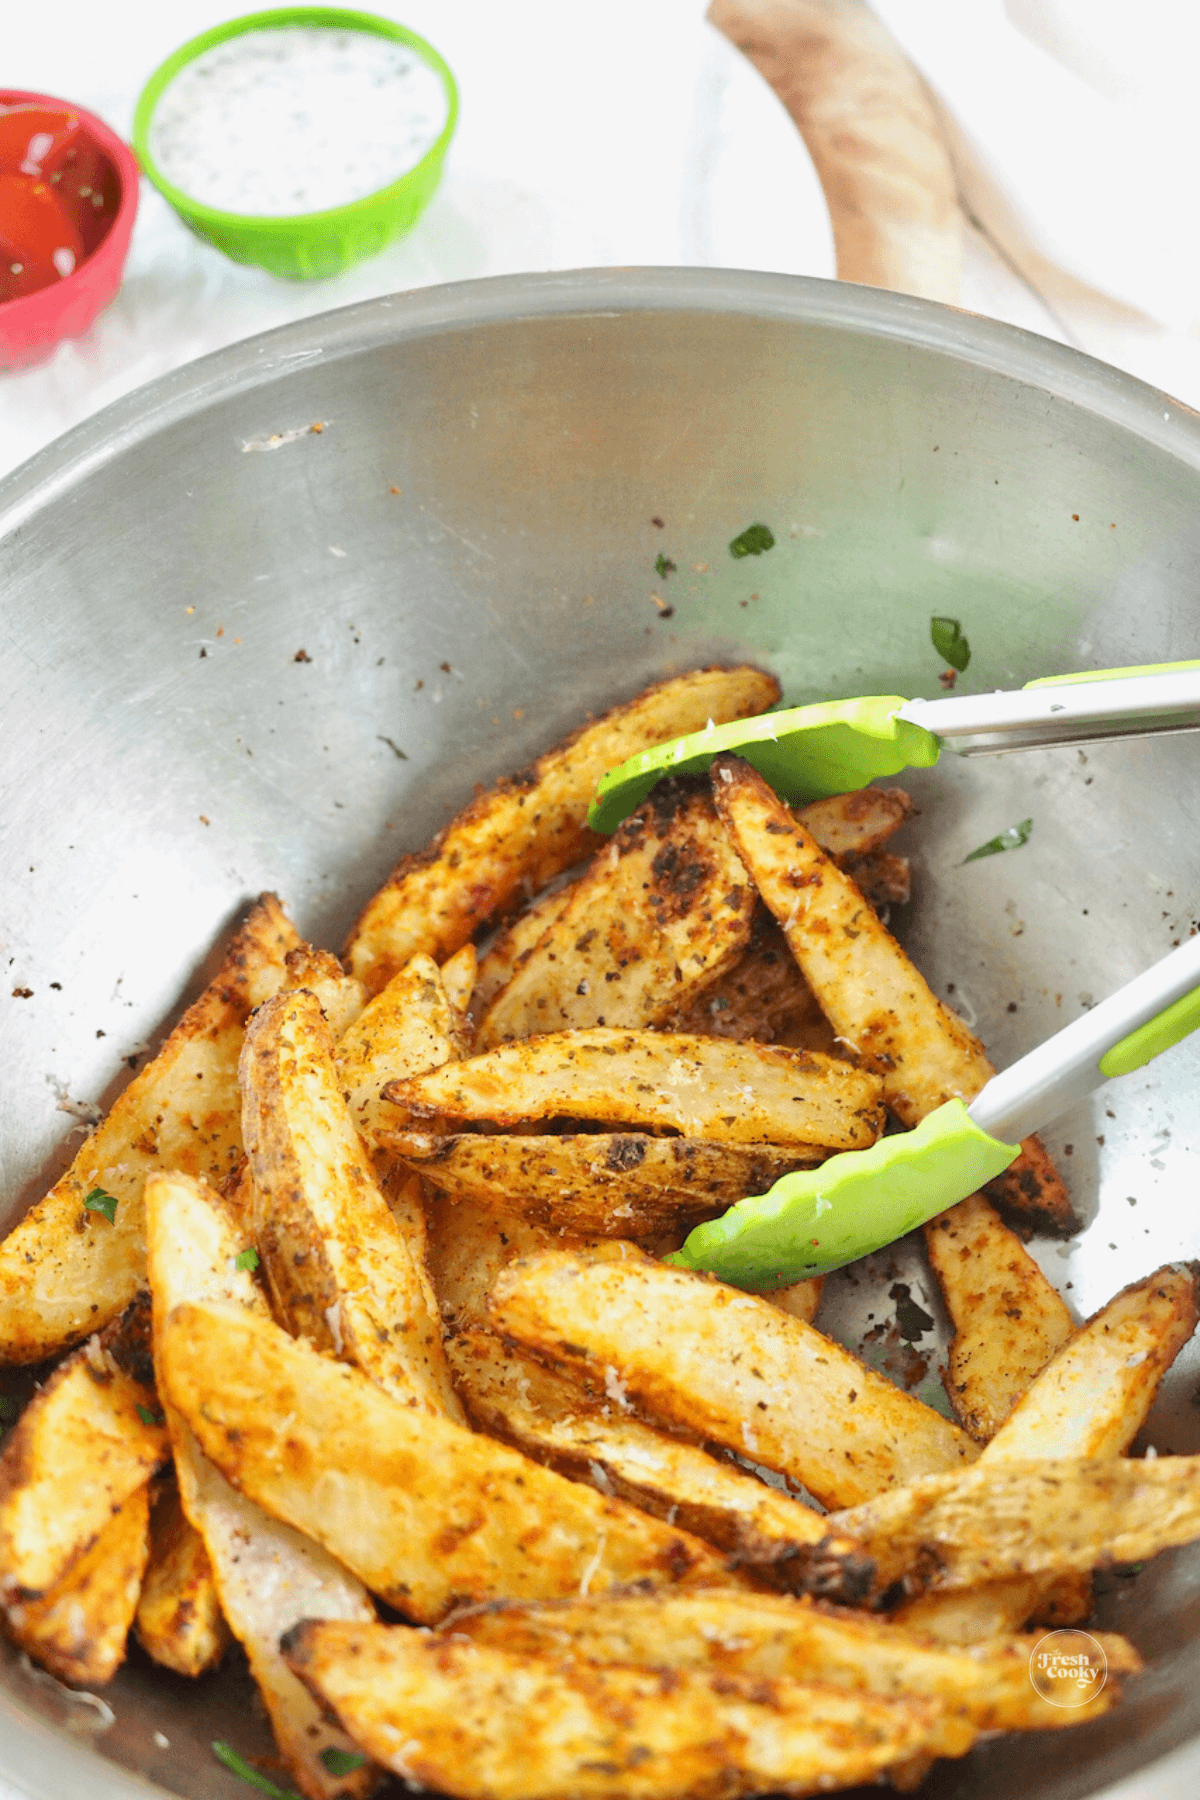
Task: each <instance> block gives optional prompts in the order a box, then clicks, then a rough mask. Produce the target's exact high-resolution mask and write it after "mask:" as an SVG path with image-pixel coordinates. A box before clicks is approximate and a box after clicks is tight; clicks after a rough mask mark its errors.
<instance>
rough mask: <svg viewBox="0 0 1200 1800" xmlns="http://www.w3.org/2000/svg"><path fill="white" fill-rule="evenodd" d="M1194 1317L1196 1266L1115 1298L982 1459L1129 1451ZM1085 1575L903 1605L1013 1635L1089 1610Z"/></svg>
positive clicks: (978, 1635) (962, 1636)
mask: <svg viewBox="0 0 1200 1800" xmlns="http://www.w3.org/2000/svg"><path fill="white" fill-rule="evenodd" d="M1196 1321H1197V1291H1196V1272H1195V1269H1194V1268H1192V1267H1189V1266H1188V1265H1186V1264H1184V1265H1172V1264H1168V1265H1167V1266H1166V1267H1165V1268H1162V1269H1159V1270H1157V1271H1156V1272H1155V1273H1154V1274H1153V1275H1149V1276H1147V1277H1146V1278H1145V1279H1144V1280H1142V1281H1137V1282H1134V1283H1133V1284H1132V1285H1131V1286H1129V1287H1127V1288H1125V1289H1124V1290H1123V1292H1121V1293H1120V1294H1117V1295H1116V1296H1115V1298H1114V1299H1112V1300H1110V1301H1109V1302H1108V1304H1107V1305H1106V1306H1103V1307H1101V1309H1100V1311H1099V1312H1098V1313H1096V1314H1095V1315H1094V1316H1093V1317H1092V1318H1091V1319H1089V1320H1088V1322H1087V1324H1086V1325H1083V1326H1081V1327H1080V1329H1079V1330H1078V1331H1077V1332H1076V1333H1075V1334H1074V1336H1073V1337H1072V1338H1070V1339H1069V1340H1068V1341H1067V1343H1066V1344H1065V1345H1064V1346H1063V1348H1062V1349H1061V1350H1060V1351H1059V1352H1058V1354H1057V1356H1055V1357H1054V1358H1053V1360H1052V1361H1051V1362H1050V1363H1049V1364H1048V1365H1047V1367H1046V1368H1045V1369H1044V1370H1043V1371H1042V1373H1041V1374H1040V1375H1039V1376H1038V1377H1037V1379H1036V1380H1035V1381H1034V1383H1033V1385H1032V1387H1031V1388H1030V1389H1029V1391H1028V1393H1027V1394H1026V1395H1025V1397H1024V1399H1023V1400H1021V1402H1020V1403H1019V1404H1018V1405H1017V1406H1016V1407H1015V1408H1014V1409H1013V1411H1012V1412H1011V1413H1010V1414H1009V1416H1008V1418H1007V1420H1005V1422H1004V1424H1003V1425H1002V1426H1001V1427H1000V1429H999V1431H998V1432H997V1433H996V1436H995V1437H994V1438H993V1439H992V1441H991V1443H990V1444H989V1445H988V1446H987V1448H986V1450H985V1451H984V1453H983V1458H982V1460H983V1461H984V1462H985V1463H988V1464H992V1463H997V1462H1001V1463H1003V1462H1026V1461H1029V1460H1032V1459H1033V1458H1035V1457H1057V1456H1065V1457H1080V1456H1089V1457H1112V1456H1119V1455H1120V1454H1121V1452H1122V1451H1123V1450H1125V1449H1127V1448H1128V1446H1129V1444H1130V1442H1131V1441H1132V1439H1133V1438H1134V1436H1135V1435H1136V1433H1137V1431H1138V1430H1139V1428H1140V1426H1141V1424H1142V1421H1143V1420H1144V1419H1145V1417H1146V1414H1147V1413H1148V1412H1149V1410H1150V1408H1151V1406H1152V1405H1153V1403H1154V1396H1155V1394H1156V1393H1157V1392H1158V1387H1159V1383H1160V1381H1161V1380H1162V1377H1163V1374H1164V1373H1165V1371H1166V1370H1167V1369H1168V1368H1169V1367H1170V1365H1171V1363H1172V1362H1173V1361H1174V1359H1175V1357H1176V1356H1177V1355H1178V1354H1179V1352H1180V1350H1181V1349H1182V1348H1183V1346H1184V1344H1185V1343H1187V1341H1188V1339H1189V1338H1190V1336H1191V1335H1192V1332H1193V1330H1194V1329H1195V1325H1196ZM1090 1592H1091V1589H1090V1582H1089V1581H1088V1579H1087V1577H1086V1576H1067V1577H1060V1578H1058V1579H1056V1580H1052V1581H1051V1582H1049V1583H1047V1581H1046V1580H1045V1579H1041V1580H1039V1578H1038V1577H1037V1576H1035V1575H1024V1576H1018V1577H1016V1578H1014V1579H1013V1580H1011V1581H1007V1582H1004V1581H995V1582H992V1583H991V1584H990V1585H989V1586H987V1587H981V1588H980V1589H978V1591H977V1592H975V1593H971V1594H965V1595H961V1596H958V1595H950V1596H943V1595H938V1594H932V1595H925V1596H920V1597H918V1598H917V1599H916V1600H913V1601H911V1602H909V1603H908V1604H907V1605H906V1606H905V1607H904V1609H903V1614H902V1616H903V1618H904V1620H905V1622H906V1623H907V1624H910V1625H911V1626H912V1627H913V1629H914V1630H920V1631H924V1632H929V1633H931V1634H933V1635H934V1636H936V1637H938V1638H939V1639H941V1640H943V1641H945V1642H953V1643H968V1642H970V1643H975V1642H979V1641H980V1640H982V1639H984V1638H987V1637H990V1636H993V1635H994V1634H995V1633H996V1632H997V1631H1012V1630H1015V1629H1016V1628H1017V1627H1018V1626H1020V1625H1023V1624H1024V1623H1025V1621H1026V1620H1027V1619H1029V1618H1030V1617H1032V1616H1033V1615H1034V1614H1035V1613H1036V1614H1038V1615H1040V1616H1043V1617H1045V1618H1047V1619H1049V1620H1050V1621H1051V1622H1052V1623H1054V1624H1072V1623H1075V1622H1077V1621H1078V1620H1080V1619H1084V1618H1086V1617H1087V1615H1088V1613H1089V1612H1090V1611H1091V1599H1090Z"/></svg>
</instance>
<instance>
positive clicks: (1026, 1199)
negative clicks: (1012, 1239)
mask: <svg viewBox="0 0 1200 1800" xmlns="http://www.w3.org/2000/svg"><path fill="white" fill-rule="evenodd" d="M983 1191H984V1193H985V1194H986V1195H987V1197H988V1199H989V1200H990V1201H991V1202H992V1204H993V1205H994V1206H997V1207H999V1209H1000V1211H1001V1212H1002V1213H1003V1215H1004V1217H1005V1218H1006V1219H1007V1220H1008V1222H1009V1223H1010V1224H1011V1225H1012V1226H1013V1228H1014V1229H1015V1230H1016V1231H1019V1232H1020V1233H1021V1235H1022V1237H1026V1238H1028V1237H1033V1236H1034V1235H1035V1234H1037V1235H1040V1236H1043V1237H1045V1236H1049V1237H1071V1236H1073V1235H1074V1233H1075V1232H1077V1231H1078V1230H1079V1223H1080V1222H1079V1217H1078V1215H1077V1214H1076V1211H1075V1208H1074V1207H1073V1206H1072V1205H1071V1201H1070V1197H1069V1196H1068V1194H1067V1190H1066V1188H1065V1187H1064V1186H1063V1179H1062V1176H1061V1175H1060V1174H1059V1172H1058V1170H1057V1169H1056V1168H1055V1166H1054V1161H1053V1159H1052V1157H1051V1155H1050V1152H1049V1151H1048V1150H1047V1148H1046V1146H1045V1144H1043V1142H1042V1140H1041V1138H1040V1137H1038V1136H1037V1134H1036V1132H1035V1133H1034V1135H1033V1137H1027V1138H1026V1139H1025V1140H1024V1142H1023V1143H1022V1145H1021V1154H1020V1155H1019V1156H1018V1157H1017V1158H1016V1159H1015V1160H1014V1161H1013V1162H1010V1163H1009V1165H1008V1167H1007V1169H1002V1170H1001V1172H1000V1174H999V1175H997V1176H996V1177H995V1178H994V1179H993V1180H991V1181H989V1182H988V1183H987V1185H986V1187H985V1188H984V1190H983Z"/></svg>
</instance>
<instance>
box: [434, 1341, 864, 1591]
mask: <svg viewBox="0 0 1200 1800" xmlns="http://www.w3.org/2000/svg"><path fill="white" fill-rule="evenodd" d="M449 1356H450V1366H451V1368H452V1369H453V1370H454V1377H455V1380H456V1381H457V1382H458V1385H459V1391H460V1393H461V1394H462V1395H463V1398H464V1399H465V1401H466V1403H467V1407H468V1409H469V1411H470V1412H471V1414H472V1416H473V1417H474V1418H475V1419H476V1420H477V1421H478V1423H479V1424H480V1425H481V1426H482V1427H483V1428H484V1430H485V1431H488V1432H490V1433H491V1434H492V1435H493V1436H494V1437H499V1438H503V1439H504V1440H505V1441H506V1442H507V1443H510V1444H515V1445H516V1446H517V1448H518V1449H519V1450H523V1451H524V1452H525V1454H526V1455H527V1456H532V1457H533V1458H534V1459H535V1460H536V1461H538V1462H544V1463H546V1464H547V1466H548V1467H550V1468H553V1469H557V1470H558V1471H559V1473H560V1474H562V1475H568V1476H570V1477H571V1479H572V1480H575V1481H586V1482H588V1483H589V1485H590V1486H592V1487H594V1488H596V1489H598V1490H599V1492H600V1493H602V1494H616V1495H617V1496H618V1497H619V1498H620V1499H622V1500H628V1501H630V1502H631V1504H632V1505H634V1506H636V1507H639V1508H640V1509H641V1511H643V1512H648V1513H651V1514H652V1515H653V1516H654V1517H655V1518H656V1519H668V1520H669V1521H670V1523H671V1524H673V1525H674V1524H678V1525H681V1526H682V1527H683V1529H684V1530H685V1531H690V1532H691V1533H692V1534H693V1536H695V1537H701V1538H704V1539H705V1540H706V1542H708V1543H710V1544H715V1545H717V1546H718V1547H719V1548H720V1549H722V1550H725V1551H727V1552H729V1553H730V1555H731V1556H732V1557H733V1558H734V1561H735V1562H736V1563H737V1564H739V1565H741V1564H747V1565H752V1566H753V1568H754V1571H755V1573H756V1574H757V1575H760V1576H763V1577H764V1578H766V1579H769V1580H771V1581H772V1583H773V1584H778V1585H780V1586H782V1587H786V1588H790V1589H793V1590H795V1591H796V1592H804V1593H822V1594H830V1595H832V1597H833V1598H836V1599H838V1600H841V1601H843V1602H845V1603H846V1604H853V1603H854V1602H855V1600H858V1599H861V1598H862V1597H863V1596H865V1595H866V1594H867V1593H868V1592H869V1591H870V1587H871V1579H872V1571H871V1570H870V1569H869V1568H866V1567H858V1568H857V1569H856V1566H855V1554H856V1551H857V1548H858V1547H857V1545H856V1544H854V1543H853V1542H851V1541H850V1540H849V1539H844V1540H840V1541H839V1540H832V1539H830V1537H829V1535H828V1533H827V1531H826V1528H825V1521H824V1519H823V1518H822V1516H821V1515H820V1514H819V1513H817V1512H814V1511H813V1509H812V1508H811V1507H808V1506H804V1505H802V1504H801V1502H800V1501H798V1500H793V1499H792V1498H791V1497H790V1496H789V1495H787V1494H783V1493H780V1492H779V1491H778V1490H777V1489H775V1488H771V1487H768V1486H767V1485H766V1483H765V1482H762V1481H758V1480H756V1479H755V1477H754V1476H753V1475H746V1474H743V1473H742V1472H741V1470H739V1469H737V1468H736V1467H734V1465H733V1464H731V1463H727V1462H725V1461H723V1460H721V1461H718V1460H717V1459H716V1458H715V1457H712V1456H709V1455H708V1454H707V1453H706V1452H705V1451H703V1450H701V1449H700V1448H699V1447H698V1446H695V1445H693V1444H689V1443H686V1442H684V1441H683V1440H681V1439H679V1438H676V1437H671V1436H669V1435H668V1434H667V1433H666V1432H664V1431H656V1430H655V1429H654V1427H653V1426H650V1425H646V1424H644V1423H643V1422H642V1421H641V1420H640V1419H637V1418H634V1417H633V1416H632V1415H631V1413H630V1411H629V1408H628V1405H627V1404H625V1405H622V1403H621V1402H620V1401H619V1400H617V1399H611V1400H609V1401H607V1402H606V1403H605V1402H600V1401H597V1400H594V1399H592V1398H591V1397H590V1396H589V1395H587V1394H585V1393H584V1392H583V1391H582V1390H581V1389H580V1388H577V1387H575V1386H574V1384H573V1383H571V1382H569V1381H567V1380H565V1379H564V1378H563V1377H562V1376H559V1375H553V1374H551V1373H550V1372H549V1370H547V1369H543V1368H542V1367H541V1366H540V1364H538V1363H536V1362H534V1361H533V1359H532V1358H531V1357H528V1356H523V1355H522V1354H521V1352H520V1351H519V1350H512V1349H510V1348H508V1347H507V1346H506V1345H504V1344H502V1343H501V1341H500V1339H499V1338H497V1337H495V1336H494V1335H493V1334H492V1333H491V1332H486V1331H468V1332H464V1333H462V1335H460V1336H459V1337H456V1338H454V1339H452V1340H451V1342H450V1345H449Z"/></svg>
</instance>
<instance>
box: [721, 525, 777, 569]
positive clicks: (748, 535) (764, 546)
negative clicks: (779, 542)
mask: <svg viewBox="0 0 1200 1800" xmlns="http://www.w3.org/2000/svg"><path fill="white" fill-rule="evenodd" d="M774 548H775V533H774V532H773V531H772V530H771V527H770V526H769V525H747V527H746V529H745V531H743V532H740V533H739V534H738V536H737V537H735V538H734V540H733V542H732V543H731V544H730V546H729V554H730V556H732V557H733V558H734V559H735V560H736V559H737V558H738V557H742V556H761V555H762V553H763V551H764V550H773V549H774Z"/></svg>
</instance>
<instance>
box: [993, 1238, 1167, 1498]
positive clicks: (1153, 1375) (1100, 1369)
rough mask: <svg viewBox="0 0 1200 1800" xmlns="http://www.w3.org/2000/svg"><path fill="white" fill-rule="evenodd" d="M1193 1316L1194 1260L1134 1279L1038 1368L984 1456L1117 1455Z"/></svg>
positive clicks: (1002, 1459) (1147, 1405)
mask: <svg viewBox="0 0 1200 1800" xmlns="http://www.w3.org/2000/svg"><path fill="white" fill-rule="evenodd" d="M1198 1319H1200V1309H1198V1306H1197V1265H1196V1264H1194V1263H1167V1264H1166V1266H1165V1267H1164V1268H1161V1269H1158V1270H1156V1271H1155V1273H1154V1274H1153V1275H1147V1276H1146V1277H1145V1278H1144V1279H1143V1280H1141V1281H1135V1282H1132V1283H1131V1284H1130V1285H1129V1287H1127V1288H1123V1289H1122V1291H1121V1292H1120V1293H1119V1294H1117V1295H1115V1296H1114V1298H1113V1299H1111V1300H1110V1301H1109V1302H1108V1304H1107V1305H1106V1306H1102V1307H1101V1308H1100V1311H1099V1312H1098V1313H1095V1314H1093V1316H1092V1317H1091V1318H1090V1319H1089V1320H1088V1322H1087V1324H1086V1325H1083V1326H1081V1327H1080V1329H1079V1330H1078V1331H1077V1332H1076V1333H1075V1335H1074V1337H1072V1338H1071V1339H1070V1341H1069V1342H1068V1343H1067V1344H1066V1345H1065V1346H1064V1348H1063V1349H1061V1350H1060V1351H1059V1353H1058V1355H1057V1356H1056V1357H1055V1358H1054V1360H1053V1361H1052V1362H1051V1363H1050V1364H1049V1365H1048V1366H1047V1367H1046V1368H1045V1369H1044V1370H1043V1371H1042V1374H1041V1375H1040V1376H1039V1377H1038V1379H1037V1380H1036V1381H1035V1382H1034V1384H1033V1386H1032V1387H1031V1388H1030V1390H1029V1392H1028V1393H1027V1394H1026V1395H1025V1397H1024V1399H1023V1400H1022V1401H1021V1402H1020V1404H1019V1405H1018V1406H1017V1407H1015V1408H1014V1410H1013V1412H1012V1413H1011V1414H1010V1415H1009V1418H1008V1420H1007V1422H1006V1423H1005V1425H1004V1427H1003V1428H1002V1429H1001V1430H1000V1431H998V1432H997V1434H996V1436H995V1437H994V1438H993V1439H992V1441H991V1443H990V1444H989V1445H988V1447H987V1449H986V1450H985V1451H984V1458H983V1459H984V1461H985V1462H986V1463H987V1464H988V1465H989V1466H990V1465H992V1464H993V1463H997V1462H1013V1461H1017V1462H1031V1461H1033V1460H1035V1459H1036V1458H1038V1457H1044V1456H1068V1457H1069V1456H1095V1457H1111V1456H1119V1455H1120V1454H1121V1452H1122V1451H1123V1450H1127V1449H1128V1448H1129V1445H1130V1444H1131V1443H1132V1442H1133V1439H1134V1438H1135V1437H1136V1435H1137V1433H1138V1431H1139V1429H1140V1428H1141V1425H1142V1421H1143V1420H1144V1419H1145V1417H1146V1414H1147V1413H1148V1412H1149V1411H1150V1408H1151V1406H1152V1405H1153V1404H1154V1396H1155V1395H1156V1394H1157V1392H1158V1387H1159V1383H1160V1382H1161V1380H1162V1378H1163V1376H1164V1375H1165V1373H1166V1371H1167V1370H1168V1369H1169V1368H1170V1366H1171V1364H1172V1363H1173V1362H1174V1360H1175V1358H1176V1357H1177V1356H1178V1355H1179V1352H1180V1351H1181V1350H1182V1348H1183V1346H1184V1345H1185V1344H1186V1343H1187V1341H1188V1339H1189V1338H1190V1337H1191V1335H1192V1333H1193V1331H1194V1330H1195V1329H1196V1324H1197V1321H1198Z"/></svg>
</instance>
